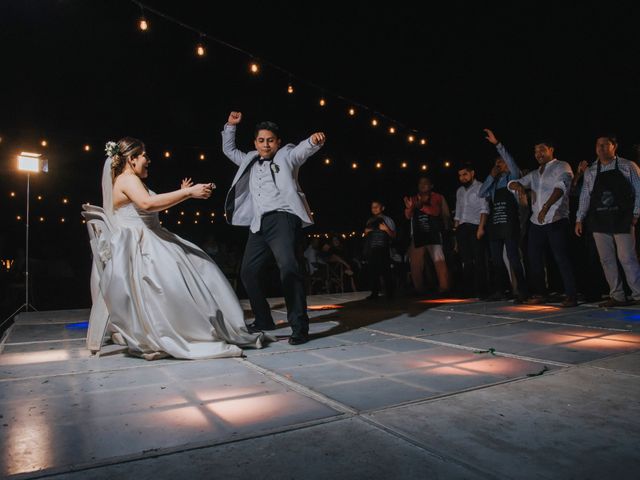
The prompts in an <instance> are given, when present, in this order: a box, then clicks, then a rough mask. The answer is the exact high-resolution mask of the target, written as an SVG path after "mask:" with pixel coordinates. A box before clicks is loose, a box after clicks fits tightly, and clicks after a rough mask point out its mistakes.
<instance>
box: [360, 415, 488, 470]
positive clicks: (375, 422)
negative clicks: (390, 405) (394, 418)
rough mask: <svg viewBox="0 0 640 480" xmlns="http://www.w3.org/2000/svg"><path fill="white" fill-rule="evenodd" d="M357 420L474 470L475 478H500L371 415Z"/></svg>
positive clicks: (429, 452)
mask: <svg viewBox="0 0 640 480" xmlns="http://www.w3.org/2000/svg"><path fill="white" fill-rule="evenodd" d="M357 420H359V421H362V422H364V423H366V424H368V425H369V426H372V427H374V428H376V429H377V430H379V431H381V432H383V433H386V434H387V435H389V436H392V437H394V438H396V439H398V440H400V441H402V442H403V443H406V444H409V445H411V446H413V447H415V448H417V449H419V450H420V451H422V452H424V453H425V454H427V455H429V456H430V457H432V458H436V459H437V460H440V461H442V462H445V463H452V464H455V465H458V466H461V467H463V468H465V469H467V470H469V471H472V472H474V473H475V474H476V475H478V477H475V478H481V477H482V478H488V479H497V478H500V477H499V476H497V474H496V473H494V472H489V471H486V470H483V469H481V468H478V467H477V466H475V465H472V464H470V463H468V462H466V461H464V460H462V459H460V458H458V457H455V456H452V455H449V454H448V453H445V452H442V451H440V450H438V449H434V448H432V447H430V446H429V445H427V444H425V443H424V442H421V441H419V440H417V439H415V438H413V437H412V436H410V435H408V434H406V433H404V432H403V431H402V430H400V429H397V428H394V427H391V426H389V425H385V424H384V423H382V422H380V421H379V420H375V419H373V418H371V417H370V416H368V414H367V415H364V414H361V415H359V416H358V417H357Z"/></svg>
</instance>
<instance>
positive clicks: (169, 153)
mask: <svg viewBox="0 0 640 480" xmlns="http://www.w3.org/2000/svg"><path fill="white" fill-rule="evenodd" d="M170 156H171V152H170V151H168V150H167V151H166V152H164V158H169V157H170Z"/></svg>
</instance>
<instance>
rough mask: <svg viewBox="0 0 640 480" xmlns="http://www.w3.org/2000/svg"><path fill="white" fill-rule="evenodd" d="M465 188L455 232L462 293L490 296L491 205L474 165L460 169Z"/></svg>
mask: <svg viewBox="0 0 640 480" xmlns="http://www.w3.org/2000/svg"><path fill="white" fill-rule="evenodd" d="M458 180H460V183H461V186H460V187H459V188H458V191H457V192H456V211H455V216H454V221H455V222H454V229H455V231H456V242H457V246H458V252H459V254H460V260H461V261H462V279H463V280H462V281H463V285H462V292H463V294H464V295H465V296H473V295H476V294H477V295H479V296H480V297H484V296H486V288H487V273H486V254H485V248H486V246H485V242H484V235H485V226H486V223H487V217H488V215H489V204H488V202H487V199H486V198H482V197H481V196H480V187H482V184H481V183H480V182H479V181H478V180H476V171H475V168H474V167H473V165H472V164H470V163H465V164H463V165H462V166H461V167H460V168H459V169H458Z"/></svg>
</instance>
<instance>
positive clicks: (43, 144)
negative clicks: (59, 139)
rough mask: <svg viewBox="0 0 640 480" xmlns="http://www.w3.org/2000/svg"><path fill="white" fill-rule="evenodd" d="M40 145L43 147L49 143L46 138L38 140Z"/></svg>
mask: <svg viewBox="0 0 640 480" xmlns="http://www.w3.org/2000/svg"><path fill="white" fill-rule="evenodd" d="M40 145H42V146H43V147H46V146H47V145H49V143H48V142H47V141H46V140H42V141H41V142H40Z"/></svg>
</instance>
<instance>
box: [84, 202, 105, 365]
mask: <svg viewBox="0 0 640 480" xmlns="http://www.w3.org/2000/svg"><path fill="white" fill-rule="evenodd" d="M82 209H83V212H82V216H83V217H84V219H85V221H86V222H87V230H88V232H89V244H90V245H91V253H92V254H93V266H92V268H91V300H92V302H93V305H92V306H91V314H90V316H89V329H88V331H87V348H88V349H89V350H90V351H91V353H93V354H94V355H98V356H99V354H100V350H101V349H102V343H103V342H104V337H105V334H106V331H107V328H108V326H109V311H108V309H107V305H106V303H105V302H104V297H103V296H102V292H101V291H100V278H101V277H102V275H103V274H104V267H105V265H106V263H107V261H109V258H108V257H109V254H108V250H107V249H106V247H107V246H108V245H109V240H110V239H111V234H112V227H111V222H109V219H108V218H107V216H106V214H105V213H104V210H103V209H102V208H100V207H97V206H95V205H90V204H88V203H87V204H84V205H82Z"/></svg>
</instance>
